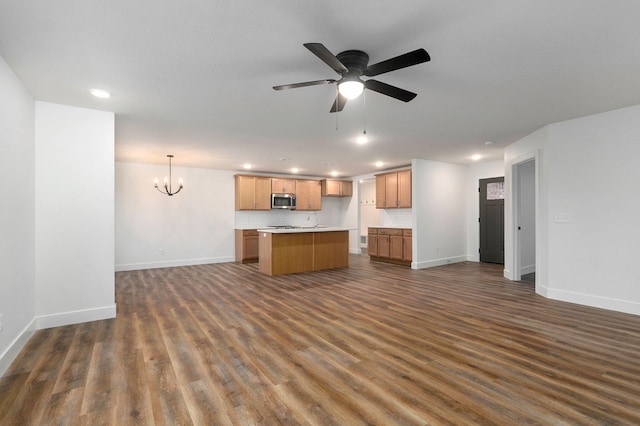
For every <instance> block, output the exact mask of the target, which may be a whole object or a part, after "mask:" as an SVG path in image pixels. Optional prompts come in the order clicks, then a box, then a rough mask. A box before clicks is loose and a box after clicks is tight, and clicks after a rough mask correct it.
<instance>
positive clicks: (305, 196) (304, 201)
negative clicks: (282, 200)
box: [296, 180, 311, 210]
mask: <svg viewBox="0 0 640 426" xmlns="http://www.w3.org/2000/svg"><path fill="white" fill-rule="evenodd" d="M310 190H311V187H310V186H309V181H308V180H297V181H296V210H309V204H310V197H311V194H310Z"/></svg>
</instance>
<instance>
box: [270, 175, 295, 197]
mask: <svg viewBox="0 0 640 426" xmlns="http://www.w3.org/2000/svg"><path fill="white" fill-rule="evenodd" d="M295 191H296V180H295V179H281V178H271V192H274V193H276V194H294V193H295Z"/></svg>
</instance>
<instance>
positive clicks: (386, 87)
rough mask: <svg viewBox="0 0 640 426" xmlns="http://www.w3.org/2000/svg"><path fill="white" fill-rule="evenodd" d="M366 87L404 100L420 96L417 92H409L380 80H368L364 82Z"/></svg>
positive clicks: (407, 100)
mask: <svg viewBox="0 0 640 426" xmlns="http://www.w3.org/2000/svg"><path fill="white" fill-rule="evenodd" d="M364 87H366V88H367V89H369V90H373V91H374V92H378V93H382V94H383V95H387V96H391V97H392V98H396V99H398V100H401V101H404V102H409V101H410V100H411V99H413V98H415V97H416V96H418V94H417V93H413V92H409V91H408V90H404V89H401V88H399V87H396V86H392V85H390V84H387V83H383V82H381V81H378V80H367V81H365V82H364Z"/></svg>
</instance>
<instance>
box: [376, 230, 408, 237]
mask: <svg viewBox="0 0 640 426" xmlns="http://www.w3.org/2000/svg"><path fill="white" fill-rule="evenodd" d="M378 234H380V235H400V236H402V229H393V228H380V229H378Z"/></svg>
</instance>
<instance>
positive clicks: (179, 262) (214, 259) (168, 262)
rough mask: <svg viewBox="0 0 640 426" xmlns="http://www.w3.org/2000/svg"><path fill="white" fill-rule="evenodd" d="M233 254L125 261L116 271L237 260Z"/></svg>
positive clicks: (117, 266) (116, 267)
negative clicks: (153, 260) (155, 260)
mask: <svg viewBox="0 0 640 426" xmlns="http://www.w3.org/2000/svg"><path fill="white" fill-rule="evenodd" d="M235 260H236V259H235V257H233V256H222V257H204V258H200V259H182V260H165V261H162V262H143V263H123V264H120V265H116V266H115V270H116V272H123V271H138V270H140V269H156V268H173V267H176V266H192V265H205V264H207V263H228V262H235Z"/></svg>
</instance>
